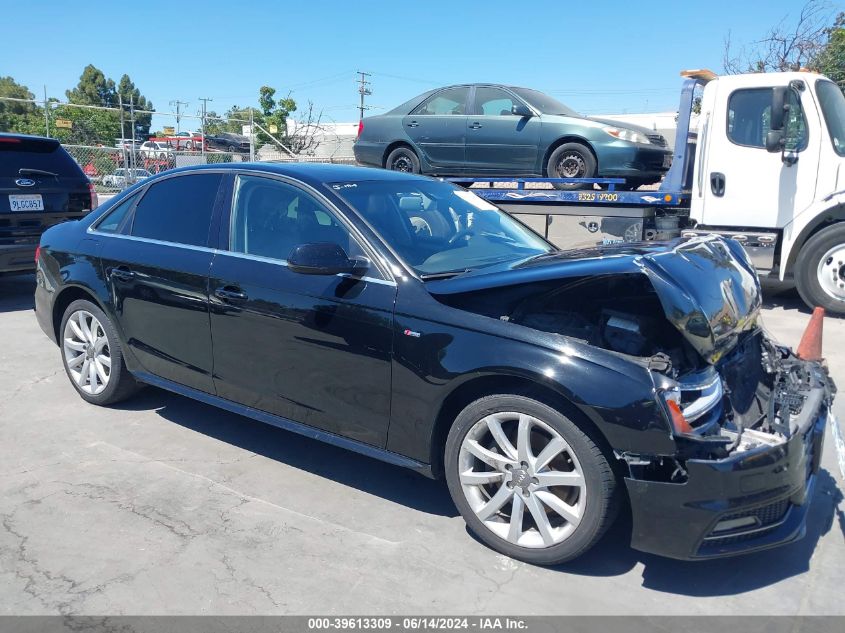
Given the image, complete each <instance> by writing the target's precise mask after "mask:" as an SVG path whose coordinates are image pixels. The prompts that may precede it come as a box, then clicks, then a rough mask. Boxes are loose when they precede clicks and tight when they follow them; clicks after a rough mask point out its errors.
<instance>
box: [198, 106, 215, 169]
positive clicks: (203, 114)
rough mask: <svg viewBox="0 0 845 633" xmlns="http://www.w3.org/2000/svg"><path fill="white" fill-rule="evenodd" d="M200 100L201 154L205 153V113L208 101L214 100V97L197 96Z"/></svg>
mask: <svg viewBox="0 0 845 633" xmlns="http://www.w3.org/2000/svg"><path fill="white" fill-rule="evenodd" d="M198 99H199V100H200V101H202V130H201V131H200V135H201V136H202V153H203V156H204V155H205V113H206V112H207V111H208V102H209V101H214V99H212V98H210V97H198Z"/></svg>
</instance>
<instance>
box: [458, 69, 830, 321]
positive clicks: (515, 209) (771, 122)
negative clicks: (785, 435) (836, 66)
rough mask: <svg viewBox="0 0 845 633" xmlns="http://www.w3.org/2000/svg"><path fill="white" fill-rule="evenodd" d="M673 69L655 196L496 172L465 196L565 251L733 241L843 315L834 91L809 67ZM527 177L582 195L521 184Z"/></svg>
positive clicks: (759, 264) (612, 185) (765, 269)
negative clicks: (675, 81) (674, 105)
mask: <svg viewBox="0 0 845 633" xmlns="http://www.w3.org/2000/svg"><path fill="white" fill-rule="evenodd" d="M681 74H682V76H683V77H684V78H685V80H684V85H683V88H682V91H681V103H680V108H679V112H678V132H677V135H676V142H675V149H674V158H673V163H672V167H671V168H670V170H669V172H668V173H667V174H666V177H665V178H664V181H663V183H662V184H661V186H660V188H659V189H658V190H657V191H618V190H616V185H617V184H621V183H623V182H624V181H623V180H621V179H607V178H606V179H598V180H585V179H543V178H525V179H516V180H515V181H513V182H515V183H516V185H515V186H513V185H509V186H507V187H500V186H496V183H494V182H493V181H494V180H496V181H501V180H503V178H501V177H499V178H496V179H489V178H488V179H475V180H474V182H486V183H488V185H489V186H488V188H483V187H481V188H479V186H476V187H475V188H474V189H473V191H474V192H475V193H477V194H478V195H480V196H482V197H484V198H486V199H488V200H490V201H491V202H495V203H496V204H498V205H499V206H501V207H502V208H503V209H505V210H506V211H509V212H511V213H513V214H515V215H517V216H518V217H520V218H521V219H522V220H523V221H525V222H526V223H528V224H529V225H531V226H532V227H533V228H535V229H536V230H538V231H539V232H541V233H543V234H545V235H546V236H547V237H548V238H549V239H550V240H551V241H552V242H554V243H556V244H557V245H558V246H560V247H562V248H582V247H589V246H595V245H596V244H602V243H614V242H626V241H631V242H632V241H640V240H661V239H670V238H674V237H678V236H692V235H699V234H710V233H718V234H721V235H724V236H728V237H732V238H734V239H736V240H738V241H739V242H741V243H742V244H743V245H744V246H745V248H746V251H747V252H748V254H749V256H750V258H751V261H752V262H753V263H754V265H755V267H756V268H757V270H758V273H759V274H760V276H761V277H766V276H769V277H773V278H777V279H780V280H781V281H794V283H795V285H796V286H797V289H798V292H799V293H800V295H801V297H802V298H803V300H804V301H805V302H806V303H807V305H808V306H811V307H814V306H821V307H824V308H825V309H826V310H827V311H829V312H831V313H836V314H840V315H845V96H843V93H842V90H840V88H839V87H838V86H837V85H836V84H835V83H833V82H832V81H830V80H829V79H828V78H827V77H824V76H823V75H818V74H814V73H810V72H792V73H765V74H745V75H728V76H717V75H715V74H714V73H712V72H710V71H706V70H697V71H685V72H683V73H681ZM696 104H699V105H700V111H699V112H698V115H697V117H694V115H693V110H694V109H698V108H695V105H696ZM694 118H695V119H697V123H696V124H695V125H694V126H691V124H690V123H691V121H692V120H693V119H694ZM466 180H467V179H461V181H462V182H466ZM531 182H546V183H552V184H556V183H575V182H580V183H583V184H584V186H585V187H589V188H585V189H581V190H558V189H536V188H531V186H530V185H529V186H528V187H526V184H527V183H531ZM597 187H598V188H600V190H596V188H597Z"/></svg>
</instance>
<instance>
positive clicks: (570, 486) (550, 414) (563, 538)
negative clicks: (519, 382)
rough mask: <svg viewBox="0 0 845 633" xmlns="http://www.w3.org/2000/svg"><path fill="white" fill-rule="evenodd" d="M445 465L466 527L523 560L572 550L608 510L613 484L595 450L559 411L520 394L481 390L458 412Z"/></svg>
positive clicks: (565, 555)
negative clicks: (481, 394) (481, 393)
mask: <svg viewBox="0 0 845 633" xmlns="http://www.w3.org/2000/svg"><path fill="white" fill-rule="evenodd" d="M445 470H446V480H447V482H448V484H449V492H450V493H451V495H452V499H453V500H454V502H455V505H456V506H457V507H458V510H460V512H461V515H463V518H464V520H465V521H466V523H467V525H468V526H469V528H470V529H471V530H472V531H473V532H474V533H475V534H476V535H478V537H479V538H480V539H481V540H482V541H484V542H485V543H486V544H487V545H489V546H490V547H492V548H493V549H495V550H497V551H499V552H501V553H503V554H505V555H507V556H510V557H511V558H516V559H519V560H523V561H526V562H529V563H534V564H538V565H555V564H558V563H563V562H565V561H568V560H572V559H573V558H576V557H577V556H580V555H581V554H583V553H584V552H586V551H587V550H588V549H590V547H592V546H593V545H594V544H595V543H596V541H598V539H599V538H600V537H601V536H602V534H603V533H604V532H605V530H606V529H607V528H608V527H609V526H610V524H611V523H612V522H613V519H614V517H615V515H616V505H617V494H616V485H617V482H616V478H615V476H614V474H613V472H612V470H611V468H610V465H609V464H608V461H607V458H606V457H605V455H604V453H603V452H602V450H601V449H600V448H599V447H598V446H597V445H596V444H595V443H594V442H593V440H592V439H590V437H589V436H588V435H587V434H585V433H584V432H583V431H582V430H581V429H580V428H579V427H578V426H577V425H575V424H574V423H573V422H572V421H571V420H569V419H568V418H567V417H566V416H564V415H563V414H561V413H560V412H559V411H556V410H555V409H552V408H551V407H549V406H548V405H545V404H543V403H541V402H538V401H536V400H532V399H531V398H527V397H524V396H516V395H495V396H487V397H485V398H481V399H480V400H476V401H475V402H473V403H472V404H470V405H469V406H467V407H466V408H465V409H464V410H463V411H461V413H460V414H459V415H458V417H457V418H456V419H455V423H454V425H453V426H452V428H451V430H450V431H449V436H448V438H447V440H446V451H445Z"/></svg>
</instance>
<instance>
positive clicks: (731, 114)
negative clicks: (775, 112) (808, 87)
mask: <svg viewBox="0 0 845 633" xmlns="http://www.w3.org/2000/svg"><path fill="white" fill-rule="evenodd" d="M772 93H773V91H772V89H771V88H747V89H743V90H736V91H734V92H733V93H732V94H731V96H730V98H729V99H728V138H729V139H730V140H731V141H733V142H734V143H736V144H737V145H744V146H746V147H759V148H765V147H766V135H767V134H768V133H769V130H770V129H771V121H772ZM798 99H799V97H798V94H797V93H796V92H795V91H794V90H790V91H789V100H788V102H787V103H789V105H790V109H789V116H787V120H786V123H785V125H786V130H785V131H786V134H785V136H786V138H788V139H791V143H790V146H788V147H787V148H786V149H788V150H793V151H801V150H802V149H804V148H805V147H806V146H807V122H806V121H805V120H804V116H803V114H801V105H800V102H799V100H798Z"/></svg>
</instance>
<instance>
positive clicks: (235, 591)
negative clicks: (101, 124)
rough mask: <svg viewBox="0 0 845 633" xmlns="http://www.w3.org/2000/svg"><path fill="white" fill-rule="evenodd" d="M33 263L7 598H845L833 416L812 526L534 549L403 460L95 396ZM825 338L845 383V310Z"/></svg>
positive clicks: (8, 310) (104, 606) (201, 408)
mask: <svg viewBox="0 0 845 633" xmlns="http://www.w3.org/2000/svg"><path fill="white" fill-rule="evenodd" d="M33 279H34V278H33V276H31V275H24V276H18V277H0V341H2V344H1V345H0V521H2V527H0V614H90V615H107V614H111V615H117V614H339V615H345V614H382V613H383V614H410V613H415V614H432V613H438V614H467V615H469V614H482V615H483V614H520V615H529V614H603V615H611V614H649V615H657V614H685V615H697V614H845V601H843V600H842V587H843V586H845V539H843V534H845V513H843V511H845V504H843V496H842V492H841V491H842V489H843V480H842V475H841V474H840V473H839V469H838V466H837V463H836V459H835V454H834V449H833V442H832V441H831V438H830V436H829V435H828V438H827V441H826V443H825V453H824V456H823V460H822V466H823V468H822V471H821V475H820V477H819V481H818V485H817V487H816V491H815V495H814V499H813V501H812V506H811V509H810V512H809V520H808V530H807V536H806V537H805V538H804V539H803V540H801V541H800V542H797V543H795V544H793V545H790V546H787V547H783V548H780V549H776V550H772V551H769V552H763V553H758V554H751V555H747V556H743V557H739V558H735V559H728V560H718V561H710V562H698V563H685V562H678V561H673V560H668V559H663V558H660V557H657V556H652V555H646V554H641V553H638V552H635V551H633V550H631V549H630V548H629V547H628V545H627V530H628V529H629V526H628V525H627V524H626V523H625V521H622V522H620V523H619V524H618V525H616V526H615V527H614V528H613V529H612V530H611V531H610V532H609V533H608V534H607V535H606V536H605V537H604V539H603V540H602V541H601V542H600V543H599V544H598V546H597V547H596V548H595V549H594V550H592V551H591V552H590V553H588V554H587V555H585V556H584V557H582V558H580V559H579V560H577V561H575V562H573V563H570V564H567V565H563V566H560V567H556V568H542V567H534V566H531V565H528V564H524V563H520V562H516V561H513V560H511V559H509V558H507V557H505V556H501V555H499V554H496V553H495V552H493V551H491V550H489V549H488V548H486V547H485V546H483V545H482V544H481V543H479V542H478V541H477V540H476V539H474V538H473V537H472V536H471V535H470V534H469V533H468V532H467V530H466V528H465V527H464V523H463V520H462V519H461V518H460V516H458V514H457V512H456V510H455V508H454V506H453V505H452V502H451V500H450V498H449V495H448V492H447V490H446V487H445V485H443V484H441V483H439V482H435V481H430V480H428V479H426V478H424V477H422V476H419V475H416V474H414V473H411V472H409V471H406V470H403V469H401V468H398V467H393V466H389V465H386V464H383V463H380V462H377V461H374V460H371V459H369V458H366V457H363V456H360V455H356V454H353V453H349V452H346V451H343V450H341V449H337V448H334V447H331V446H327V445H324V444H321V443H318V442H316V441H312V440H309V439H306V438H304V437H301V436H298V435H294V434H292V433H287V432H285V431H282V430H280V429H276V428H274V427H270V426H266V425H263V424H261V423H259V422H254V421H252V420H249V419H246V418H243V417H239V416H237V415H233V414H230V413H226V412H224V411H220V410H217V409H215V408H212V407H210V406H206V405H203V404H200V403H197V402H193V401H191V400H188V399H185V398H182V397H179V396H176V395H172V394H169V393H166V392H164V391H160V390H158V389H153V388H149V389H146V390H144V391H143V392H142V393H141V394H139V395H138V396H137V397H135V398H134V399H132V400H130V401H128V402H125V403H123V404H121V405H118V406H116V407H113V408H98V407H94V406H91V405H88V404H86V403H85V402H84V401H83V400H82V399H80V398H79V397H78V396H77V394H76V393H75V391H74V390H73V388H72V387H71V385H70V384H69V383H68V380H67V378H66V376H65V374H64V372H63V370H62V367H61V364H60V360H59V350H58V348H57V347H56V346H55V345H54V344H52V343H51V342H50V341H49V340H48V339H47V338H46V337H45V336H44V334H43V333H42V332H41V330H40V329H39V328H38V325H37V324H36V322H35V317H34V314H33V311H32V290H33V284H34V280H33ZM808 318H809V313H808V311H807V310H806V309H805V308H804V307H803V305H802V304H801V302H800V300H799V299H798V297H797V295H796V294H795V293H794V291H784V292H777V291H776V290H770V291H769V292H767V297H766V309H765V315H764V321H765V324H766V326H767V327H768V328H769V329H770V331H771V332H772V333H773V334H774V335H775V336H776V338H778V339H779V340H781V341H782V342H784V343H788V344H791V345H796V344H797V341H798V339H799V337H800V334H801V331H802V330H803V328H804V325H805V323H806V321H807V319H808ZM824 340H825V352H826V355H827V357H828V362H829V365H830V368H831V371H832V374H833V376H834V378H835V379H836V380H837V382H838V383H839V384H840V385H845V346H843V344H842V341H843V340H845V320H840V319H831V318H828V319H826V321H825V339H824ZM835 412H836V413H837V415H838V416H839V418H840V419H843V421H845V397H840V398H839V399H838V401H837V402H836V405H835ZM667 529H679V530H682V529H684V526H683V525H673V526H667Z"/></svg>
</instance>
